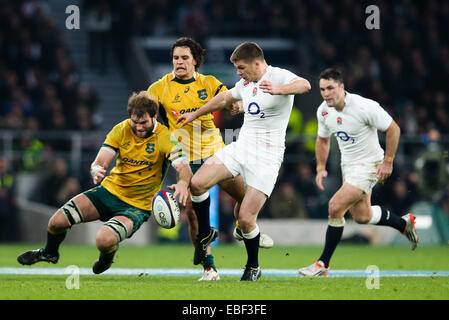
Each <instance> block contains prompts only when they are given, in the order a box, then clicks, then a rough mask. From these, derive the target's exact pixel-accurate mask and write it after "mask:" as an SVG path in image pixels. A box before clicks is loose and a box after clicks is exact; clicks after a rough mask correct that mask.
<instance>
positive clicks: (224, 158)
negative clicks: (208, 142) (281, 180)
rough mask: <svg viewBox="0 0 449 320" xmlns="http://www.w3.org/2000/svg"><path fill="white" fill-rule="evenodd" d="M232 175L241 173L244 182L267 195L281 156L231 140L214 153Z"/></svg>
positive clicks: (274, 181) (273, 183)
mask: <svg viewBox="0 0 449 320" xmlns="http://www.w3.org/2000/svg"><path fill="white" fill-rule="evenodd" d="M214 156H216V157H217V158H218V159H220V161H221V162H223V164H224V165H225V167H226V168H227V169H228V170H229V171H230V172H231V173H232V175H233V176H234V177H236V176H238V175H241V176H242V178H243V181H244V182H245V184H247V185H249V186H251V187H253V188H255V189H257V190H259V191H261V192H263V193H264V194H266V195H267V196H268V197H269V196H270V195H271V192H272V191H273V188H274V185H275V184H276V180H277V177H278V174H279V169H280V167H281V164H282V156H281V157H276V156H273V155H272V154H267V153H264V152H263V151H261V150H259V151H258V152H257V150H255V149H251V148H249V149H248V148H247V146H245V147H244V144H239V143H238V142H232V143H230V144H228V145H226V146H225V147H224V148H222V149H219V150H218V151H217V152H215V153H214Z"/></svg>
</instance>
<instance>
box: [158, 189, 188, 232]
mask: <svg viewBox="0 0 449 320" xmlns="http://www.w3.org/2000/svg"><path fill="white" fill-rule="evenodd" d="M151 207H152V211H153V215H154V219H155V220H156V222H157V223H158V224H159V225H160V226H161V227H162V228H165V229H171V228H173V227H174V226H176V225H177V224H178V223H179V216H180V214H181V210H180V209H179V205H178V202H177V201H176V199H175V198H174V197H173V194H171V193H170V192H168V191H165V190H161V191H159V192H158V193H156V194H155V195H154V197H153V202H152V204H151Z"/></svg>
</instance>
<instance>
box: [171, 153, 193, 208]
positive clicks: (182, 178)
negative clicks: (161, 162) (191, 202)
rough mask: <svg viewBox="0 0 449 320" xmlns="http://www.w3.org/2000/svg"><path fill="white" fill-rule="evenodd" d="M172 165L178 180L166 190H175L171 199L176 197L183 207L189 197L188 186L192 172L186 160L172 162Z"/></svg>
mask: <svg viewBox="0 0 449 320" xmlns="http://www.w3.org/2000/svg"><path fill="white" fill-rule="evenodd" d="M172 165H173V167H174V168H175V169H176V172H178V175H179V178H178V182H177V183H175V184H172V185H171V186H168V187H167V188H168V189H170V190H175V192H174V194H173V197H174V198H176V197H178V200H179V202H180V203H182V205H183V206H185V205H186V204H187V199H188V197H189V184H190V179H192V175H193V174H192V170H191V169H190V165H189V162H188V161H187V160H179V161H176V162H173V163H172Z"/></svg>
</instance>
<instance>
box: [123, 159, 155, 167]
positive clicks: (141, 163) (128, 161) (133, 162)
mask: <svg viewBox="0 0 449 320" xmlns="http://www.w3.org/2000/svg"><path fill="white" fill-rule="evenodd" d="M122 161H123V162H124V163H130V164H136V165H147V166H150V165H152V164H153V163H152V162H151V161H145V160H134V159H128V158H123V159H122Z"/></svg>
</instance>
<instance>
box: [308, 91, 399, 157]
mask: <svg viewBox="0 0 449 320" xmlns="http://www.w3.org/2000/svg"><path fill="white" fill-rule="evenodd" d="M316 116H317V118H318V135H319V136H320V137H322V138H327V137H329V136H330V135H331V134H334V135H335V138H336V139H337V142H338V146H339V148H340V151H341V163H342V164H352V163H354V162H359V161H361V160H363V161H367V162H375V161H380V160H382V159H383V156H384V150H383V149H382V148H381V146H380V144H379V138H378V135H377V130H380V131H386V130H387V129H388V127H389V126H390V124H391V122H392V121H393V119H392V118H391V116H390V115H389V114H388V113H387V112H386V111H385V110H384V109H383V108H382V107H381V106H380V105H379V103H377V102H376V101H374V100H371V99H367V98H364V97H362V96H359V95H357V94H351V93H349V92H347V91H346V98H345V107H344V108H343V110H342V111H341V112H338V111H337V110H335V108H331V107H329V106H328V105H327V103H326V102H325V101H323V103H321V105H320V106H319V107H318V110H317V113H316Z"/></svg>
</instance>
